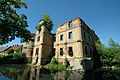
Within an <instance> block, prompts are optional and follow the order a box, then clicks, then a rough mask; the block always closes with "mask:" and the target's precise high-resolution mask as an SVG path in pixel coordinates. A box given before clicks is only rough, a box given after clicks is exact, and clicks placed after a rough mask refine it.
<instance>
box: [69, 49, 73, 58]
mask: <svg viewBox="0 0 120 80" xmlns="http://www.w3.org/2000/svg"><path fill="white" fill-rule="evenodd" d="M69 55H70V56H71V57H72V56H73V50H72V47H69Z"/></svg>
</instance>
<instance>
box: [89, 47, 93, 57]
mask: <svg viewBox="0 0 120 80" xmlns="http://www.w3.org/2000/svg"><path fill="white" fill-rule="evenodd" d="M90 56H91V57H92V56H93V53H92V49H91V48H90Z"/></svg>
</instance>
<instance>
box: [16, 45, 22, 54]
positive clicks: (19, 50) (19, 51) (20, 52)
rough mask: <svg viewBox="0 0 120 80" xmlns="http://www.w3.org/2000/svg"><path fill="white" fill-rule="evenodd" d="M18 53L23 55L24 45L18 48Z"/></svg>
mask: <svg viewBox="0 0 120 80" xmlns="http://www.w3.org/2000/svg"><path fill="white" fill-rule="evenodd" d="M17 53H19V54H20V55H22V46H21V47H20V48H19V49H18V50H17Z"/></svg>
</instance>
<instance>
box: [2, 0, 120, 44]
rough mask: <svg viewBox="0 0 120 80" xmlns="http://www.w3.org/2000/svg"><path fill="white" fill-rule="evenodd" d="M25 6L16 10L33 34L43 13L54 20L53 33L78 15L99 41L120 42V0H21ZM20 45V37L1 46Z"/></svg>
mask: <svg viewBox="0 0 120 80" xmlns="http://www.w3.org/2000/svg"><path fill="white" fill-rule="evenodd" d="M23 1H25V2H26V3H27V4H28V9H24V8H22V9H20V10H17V12H18V13H19V14H25V15H26V16H27V21H28V25H29V27H28V30H30V31H31V32H32V33H36V29H35V27H36V26H37V25H38V23H39V20H40V19H41V18H43V14H44V13H46V14H49V15H50V18H51V19H53V24H54V26H53V30H52V33H55V32H56V29H57V27H58V26H60V25H61V24H63V23H65V22H67V21H69V20H72V19H75V18H76V17H80V18H81V19H82V20H83V21H85V23H86V24H87V25H88V26H89V27H90V28H91V29H93V30H94V31H95V33H96V34H97V35H98V37H99V38H100V40H101V42H102V43H105V44H107V43H108V41H109V38H112V39H113V40H114V41H115V42H118V43H120V37H119V35H120V0H23ZM17 44H22V43H20V39H18V38H16V39H15V40H14V41H12V42H9V43H8V44H5V45H0V46H6V45H8V46H11V45H17Z"/></svg>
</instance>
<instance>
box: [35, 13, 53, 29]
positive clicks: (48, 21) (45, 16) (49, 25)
mask: <svg viewBox="0 0 120 80" xmlns="http://www.w3.org/2000/svg"><path fill="white" fill-rule="evenodd" d="M41 20H42V21H44V25H45V27H46V28H47V29H48V30H49V31H51V30H52V29H53V26H54V24H53V21H52V19H50V15H48V14H43V19H41ZM40 27H41V25H37V26H36V29H37V30H39V29H40Z"/></svg>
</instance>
